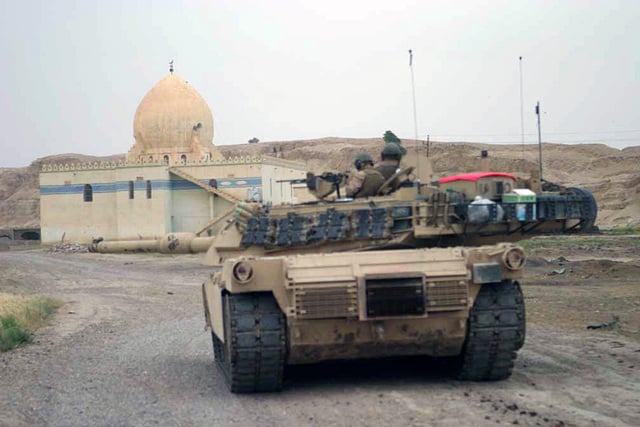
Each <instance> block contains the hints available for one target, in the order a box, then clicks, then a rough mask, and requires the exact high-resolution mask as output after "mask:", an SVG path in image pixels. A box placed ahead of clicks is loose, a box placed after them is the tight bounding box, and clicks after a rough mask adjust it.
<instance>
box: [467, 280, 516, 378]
mask: <svg viewBox="0 0 640 427" xmlns="http://www.w3.org/2000/svg"><path fill="white" fill-rule="evenodd" d="M524 339H525V309H524V298H523V296H522V291H521V290H520V285H519V283H518V282H516V281H512V280H504V281H502V282H500V283H490V284H487V285H482V288H481V289H480V292H479V293H478V296H477V298H476V301H475V303H474V305H473V308H472V309H471V312H470V313H469V319H468V321H467V339H466V341H465V345H464V348H463V352H462V355H461V366H460V372H459V378H460V379H462V380H471V381H496V380H503V379H505V378H508V377H509V376H511V371H512V370H513V362H514V360H515V358H516V352H517V351H518V350H519V349H520V348H521V347H522V346H523V344H524Z"/></svg>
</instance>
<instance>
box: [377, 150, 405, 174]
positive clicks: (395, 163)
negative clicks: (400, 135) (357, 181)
mask: <svg viewBox="0 0 640 427" xmlns="http://www.w3.org/2000/svg"><path fill="white" fill-rule="evenodd" d="M380 157H381V159H382V161H381V162H380V163H378V164H377V165H376V167H375V169H376V170H377V171H378V172H380V173H381V174H382V176H384V179H385V180H387V179H389V178H391V177H392V176H393V174H394V173H396V172H397V171H398V169H399V168H400V159H402V150H401V149H400V147H399V146H398V144H396V143H394V142H388V143H386V144H385V145H384V148H383V149H382V152H381V153H380Z"/></svg>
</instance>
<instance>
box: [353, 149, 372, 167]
mask: <svg viewBox="0 0 640 427" xmlns="http://www.w3.org/2000/svg"><path fill="white" fill-rule="evenodd" d="M367 163H369V164H371V165H372V164H373V159H372V158H371V156H370V155H368V154H366V153H360V154H358V155H357V156H356V159H355V160H354V162H353V165H354V166H355V167H356V169H358V170H361V169H362V168H363V167H364V165H365V164H367Z"/></svg>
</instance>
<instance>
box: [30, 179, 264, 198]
mask: <svg viewBox="0 0 640 427" xmlns="http://www.w3.org/2000/svg"><path fill="white" fill-rule="evenodd" d="M215 179H216V181H217V182H218V188H220V189H224V188H249V187H262V178H260V177H247V178H215ZM200 182H202V183H203V184H207V185H208V184H209V180H208V179H201V180H200ZM91 186H92V188H93V192H94V193H113V192H118V191H129V181H117V182H106V183H94V184H91ZM133 186H134V189H135V191H145V190H146V189H147V182H146V181H134V185H133ZM151 188H152V190H197V189H199V188H200V187H198V186H197V185H196V184H194V183H192V182H190V181H186V180H184V179H157V180H151ZM83 192H84V184H71V185H41V186H40V195H42V196H45V195H52V194H82V193H83Z"/></svg>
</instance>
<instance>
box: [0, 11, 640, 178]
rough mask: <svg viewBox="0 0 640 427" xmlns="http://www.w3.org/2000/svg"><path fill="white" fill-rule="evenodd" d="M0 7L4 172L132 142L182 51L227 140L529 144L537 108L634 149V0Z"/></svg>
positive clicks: (545, 134) (638, 56) (185, 67)
mask: <svg viewBox="0 0 640 427" xmlns="http://www.w3.org/2000/svg"><path fill="white" fill-rule="evenodd" d="M0 10H1V13H0V58H2V63H1V65H0V128H1V129H2V131H1V132H0V167H17V166H26V165H28V164H29V163H31V162H32V161H33V160H35V159H36V158H39V157H43V156H47V155H53V154H61V153H80V154H88V155H111V154H117V153H125V152H127V151H128V150H129V148H130V147H131V146H132V145H133V142H134V140H133V116H134V113H135V110H136V108H137V106H138V104H139V102H140V101H141V100H142V98H143V97H144V95H145V94H146V92H147V91H148V90H149V89H151V87H153V85H155V84H156V83H157V82H158V81H159V80H161V79H162V78H163V77H165V76H166V75H167V74H168V63H169V61H170V60H172V59H173V60H174V61H175V72H176V74H177V75H178V76H180V77H182V78H183V79H185V80H187V81H188V82H189V83H190V84H191V85H192V86H193V87H194V88H195V89H196V90H197V91H198V92H199V93H200V94H201V95H202V96H203V97H204V98H205V100H206V101H207V103H208V104H209V107H210V108H211V110H212V112H213V117H214V129H215V130H214V133H215V134H214V143H215V144H216V145H227V144H244V143H246V142H247V141H248V140H249V139H251V138H253V137H257V138H259V139H260V141H265V142H266V141H284V140H296V139H311V138H322V137H330V136H337V137H351V138H371V137H380V136H382V134H383V133H384V132H385V131H386V130H392V131H393V132H394V133H396V134H397V135H398V136H399V137H400V138H404V139H414V138H415V137H416V133H417V137H418V138H419V139H426V138H427V135H428V136H429V138H430V139H431V140H432V141H433V140H435V141H472V142H489V143H501V142H502V143H521V142H522V123H524V140H525V143H537V140H538V134H537V124H536V123H537V121H536V120H537V118H536V114H535V105H536V103H537V102H538V101H539V102H540V105H541V115H540V118H541V133H542V140H543V141H545V142H564V143H571V144H576V143H605V144H607V145H610V146H612V147H615V148H623V147H627V146H635V145H640V48H639V47H638V42H639V41H640V25H639V24H638V22H640V2H639V1H636V0H629V1H611V0H608V1H605V0H602V1H588V0H576V1H542V0H541V1H518V0H507V1H501V0H491V1H480V0H475V1H456V2H450V1H426V0H422V1H409V0H394V1H380V0H366V1H364V0H363V1H349V0H339V1H334V0H322V1H318V0H314V1H304V0H300V1H285V0H271V1H257V0H256V1H249V0H208V1H179V0H171V1H168V0H167V1H165V0H155V1H136V0H127V1H120V0H110V1H97V0H95V1H93V0H82V1H81V0H76V1H69V0H47V1H44V0H42V1H34V0H22V1H9V0H0ZM409 49H411V50H412V51H413V62H412V66H411V67H410V66H409V52H408V51H409ZM520 57H522V60H520V59H519V58H520ZM521 71H522V72H521ZM412 73H413V85H412ZM521 76H522V78H521ZM521 83H522V85H521ZM412 87H415V121H414V107H413V105H414V104H413V93H414V92H413V90H412ZM521 87H522V95H523V96H522V99H521V91H520V88H521ZM521 107H522V112H523V114H522V116H521ZM522 118H523V119H524V120H523V121H522V120H521V119H522ZM416 130H417V132H416Z"/></svg>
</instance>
